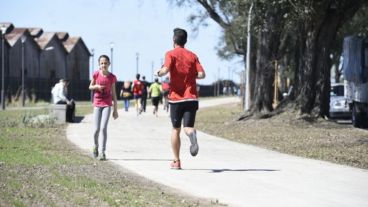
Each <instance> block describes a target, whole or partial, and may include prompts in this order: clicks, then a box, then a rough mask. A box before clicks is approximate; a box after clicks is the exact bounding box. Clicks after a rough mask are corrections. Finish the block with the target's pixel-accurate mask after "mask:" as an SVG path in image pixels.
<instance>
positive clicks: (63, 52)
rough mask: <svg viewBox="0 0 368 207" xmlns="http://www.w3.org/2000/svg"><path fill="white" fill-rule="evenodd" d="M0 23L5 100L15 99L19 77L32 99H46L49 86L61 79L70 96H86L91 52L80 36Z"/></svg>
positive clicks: (85, 98)
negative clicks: (3, 30) (67, 83)
mask: <svg viewBox="0 0 368 207" xmlns="http://www.w3.org/2000/svg"><path fill="white" fill-rule="evenodd" d="M0 25H5V26H6V27H7V28H8V29H7V34H6V35H5V39H4V42H5V43H4V63H5V75H4V78H5V82H4V83H5V87H4V88H5V91H6V97H7V98H8V102H12V101H16V100H18V99H19V95H20V91H21V88H22V78H24V88H25V92H26V94H27V98H28V99H29V100H32V101H37V100H38V99H42V100H45V101H49V100H50V98H51V92H50V91H51V88H52V87H53V86H54V84H55V83H56V82H58V81H59V79H61V78H67V79H69V80H70V81H71V87H70V91H71V96H72V98H74V99H76V100H87V99H89V90H88V85H89V57H90V56H91V54H90V52H89V50H88V48H87V46H86V45H85V43H84V42H83V40H82V38H81V37H69V34H68V33H67V32H44V31H43V30H42V29H41V28H14V26H13V25H12V24H11V23H0ZM0 46H2V45H0ZM0 54H1V53H0ZM2 61H3V60H2V59H1V58H0V62H2ZM23 74H24V77H23ZM0 77H1V73H0ZM0 87H1V85H0Z"/></svg>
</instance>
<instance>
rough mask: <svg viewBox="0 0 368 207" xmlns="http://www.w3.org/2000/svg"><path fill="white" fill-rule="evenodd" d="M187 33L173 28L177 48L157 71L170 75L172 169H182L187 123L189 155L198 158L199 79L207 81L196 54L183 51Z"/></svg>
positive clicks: (166, 56)
mask: <svg viewBox="0 0 368 207" xmlns="http://www.w3.org/2000/svg"><path fill="white" fill-rule="evenodd" d="M187 36H188V35H187V32H186V31H185V30H184V29H180V28H176V29H174V36H173V42H174V49H173V50H170V51H168V52H167V53H166V55H165V63H164V65H163V67H162V68H161V69H160V70H158V71H157V76H159V77H161V76H163V75H165V74H167V73H169V72H170V92H169V103H170V117H171V123H172V126H173V129H172V134H171V147H172V150H173V154H174V160H173V161H172V163H171V164H170V166H171V168H172V169H181V164H180V130H181V123H182V119H183V120H184V123H183V126H184V132H185V134H186V135H187V136H188V137H189V139H190V142H191V146H190V153H191V155H192V156H196V155H197V153H198V150H199V147H198V143H197V135H196V130H195V129H194V122H195V117H196V112H197V110H198V94H197V84H196V79H203V78H205V76H206V75H205V72H204V70H203V68H202V66H201V64H200V63H199V60H198V57H197V55H196V54H194V53H193V52H191V51H189V50H187V49H185V48H184V46H185V44H186V42H187Z"/></svg>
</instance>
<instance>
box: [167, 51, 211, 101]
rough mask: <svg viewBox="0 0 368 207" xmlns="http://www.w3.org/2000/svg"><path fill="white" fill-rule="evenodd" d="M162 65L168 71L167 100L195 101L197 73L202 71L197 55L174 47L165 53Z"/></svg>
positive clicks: (196, 95) (196, 96)
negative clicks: (168, 90) (168, 87)
mask: <svg viewBox="0 0 368 207" xmlns="http://www.w3.org/2000/svg"><path fill="white" fill-rule="evenodd" d="M164 66H166V67H168V68H169V71H170V93H169V96H168V97H169V102H171V103H175V102H183V101H196V100H197V98H198V94H197V84H196V79H197V74H198V72H204V70H203V68H202V66H201V64H200V63H199V60H198V57H197V55H196V54H194V53H193V52H191V51H189V50H187V49H185V48H183V47H176V48H175V49H173V50H170V51H169V52H167V53H166V55H165V64H164Z"/></svg>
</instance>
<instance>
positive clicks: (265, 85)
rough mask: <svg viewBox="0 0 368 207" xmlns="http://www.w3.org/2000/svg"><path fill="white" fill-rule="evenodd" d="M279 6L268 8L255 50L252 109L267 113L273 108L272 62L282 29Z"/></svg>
mask: <svg viewBox="0 0 368 207" xmlns="http://www.w3.org/2000/svg"><path fill="white" fill-rule="evenodd" d="M278 9H279V8H276V7H274V8H273V9H269V10H268V11H267V14H266V19H265V21H264V24H263V25H262V26H263V29H260V30H259V37H258V50H257V63H256V64H257V71H256V79H255V92H254V95H255V97H254V111H255V112H263V113H268V112H271V111H272V110H273V108H272V101H273V86H274V79H275V68H274V66H273V63H274V61H275V60H277V58H278V54H277V53H278V50H279V46H280V36H281V35H280V34H281V31H282V29H280V28H283V27H282V21H281V20H280V19H281V18H280V15H281V13H280V12H279V11H278Z"/></svg>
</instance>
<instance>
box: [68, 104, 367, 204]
mask: <svg viewBox="0 0 368 207" xmlns="http://www.w3.org/2000/svg"><path fill="white" fill-rule="evenodd" d="M237 101H239V100H238V99H237V98H222V99H215V100H203V101H200V104H199V105H200V108H201V107H202V108H203V107H206V106H213V105H217V104H227V103H233V102H237ZM161 107H162V106H161ZM161 107H160V110H161V111H159V113H160V116H159V117H158V118H157V117H154V116H153V115H152V113H151V111H152V108H148V111H147V112H146V113H144V114H143V115H141V116H138V117H137V116H136V114H135V113H134V110H131V111H129V112H128V113H127V112H124V111H122V110H120V111H119V115H120V117H119V118H118V119H117V120H113V119H110V123H109V128H108V141H107V153H106V154H107V158H108V160H109V161H110V162H114V163H116V164H119V165H121V166H122V167H124V168H127V169H129V170H131V171H133V172H135V173H137V174H139V175H141V176H144V177H146V178H148V179H151V180H153V181H155V182H157V183H161V184H164V185H167V186H170V187H173V188H176V189H178V190H180V191H184V192H186V193H189V194H192V195H194V196H198V197H203V198H208V199H212V200H218V201H219V202H220V203H224V204H228V205H230V206H257V207H258V206H265V207H269V206H273V207H275V206H280V207H286V206H290V207H299V206H306V207H310V206H313V207H327V206H331V207H339V206H346V207H348V206H349V207H350V206H354V207H360V206H361V207H367V206H368V190H367V189H368V171H367V170H362V169H357V168H352V167H347V166H342V165H336V164H331V163H328V162H323V161H318V160H311V159H305V158H300V157H295V156H290V155H286V154H281V153H277V152H274V151H270V150H265V149H262V148H258V147H254V146H249V145H244V144H239V143H235V142H231V141H227V140H225V139H221V138H218V137H214V136H211V135H208V134H205V133H202V132H198V139H199V147H200V148H199V149H200V150H199V154H198V155H197V157H194V158H193V157H191V156H190V153H189V144H190V142H189V139H188V138H187V137H186V136H185V135H182V151H181V160H182V168H183V169H182V170H171V169H170V168H169V163H170V161H171V159H172V153H171V148H170V133H171V123H170V120H169V117H168V114H166V113H164V112H163V111H162V108H161ZM260 130H261V129H260ZM92 131H93V120H92V116H91V115H88V116H86V117H85V119H83V120H82V122H81V123H77V124H69V125H68V128H67V137H68V139H69V140H70V141H71V142H73V143H75V144H76V145H78V146H79V147H80V148H81V149H83V150H86V151H87V152H88V153H90V152H91V149H92V146H93V141H92V140H93V138H92ZM245 133H246V132H245Z"/></svg>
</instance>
